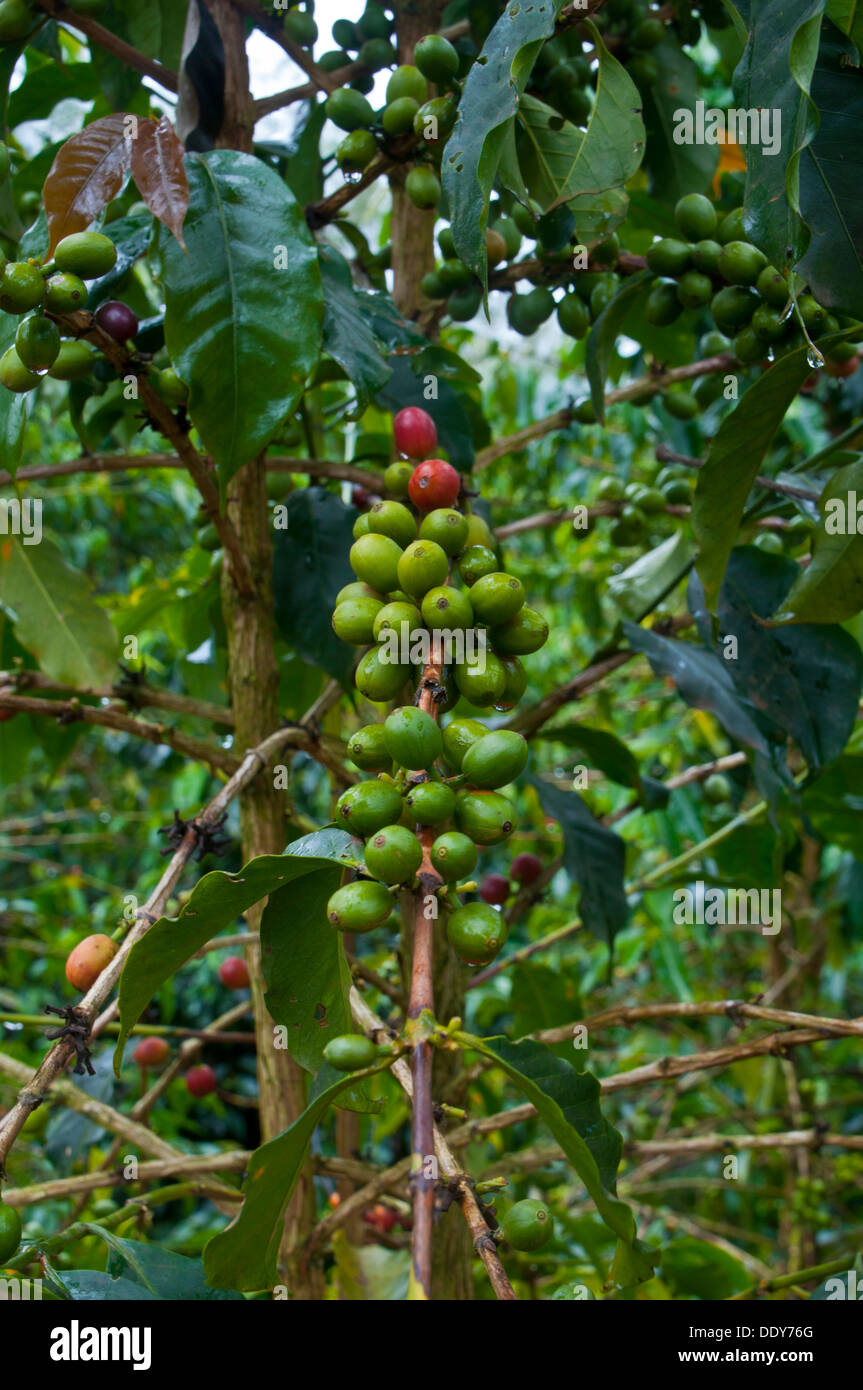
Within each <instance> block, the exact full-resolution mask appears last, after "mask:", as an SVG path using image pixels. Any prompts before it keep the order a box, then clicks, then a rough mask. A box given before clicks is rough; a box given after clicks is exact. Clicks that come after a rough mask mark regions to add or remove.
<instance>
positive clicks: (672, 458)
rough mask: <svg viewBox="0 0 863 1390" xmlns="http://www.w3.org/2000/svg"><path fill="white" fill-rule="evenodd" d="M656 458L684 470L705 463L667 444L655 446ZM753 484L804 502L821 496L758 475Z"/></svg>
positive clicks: (794, 485) (806, 489) (812, 500)
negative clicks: (682, 467)
mask: <svg viewBox="0 0 863 1390" xmlns="http://www.w3.org/2000/svg"><path fill="white" fill-rule="evenodd" d="M656 457H657V459H658V461H659V462H660V463H680V464H683V465H684V466H685V467H686V468H703V467H704V464H705V462H706V460H705V459H697V458H693V457H692V455H691V454H678V453H677V451H676V450H675V449H669V447H668V445H667V444H657V446H656ZM755 483H756V484H757V486H758V487H763V488H765V489H766V490H767V492H778V493H780V494H781V495H782V496H783V497H801V498H803V500H804V501H805V502H817V501H818V500H819V498H820V496H821V494H820V493H818V492H813V491H812V489H811V488H810V487H798V486H797V484H796V483H778V482H777V481H776V479H775V478H766V477H764V476H763V475H762V474H760V473H759V475H758V477H757V478H756V479H755Z"/></svg>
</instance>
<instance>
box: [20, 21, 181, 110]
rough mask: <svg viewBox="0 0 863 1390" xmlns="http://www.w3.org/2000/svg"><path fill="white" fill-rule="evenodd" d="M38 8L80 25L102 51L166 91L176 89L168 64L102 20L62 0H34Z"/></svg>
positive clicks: (174, 75)
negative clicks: (82, 12)
mask: <svg viewBox="0 0 863 1390" xmlns="http://www.w3.org/2000/svg"><path fill="white" fill-rule="evenodd" d="M36 4H37V5H38V7H39V9H41V10H43V11H44V13H45V14H47V15H50V17H51V18H52V19H56V20H57V21H58V23H60V24H65V25H68V26H69V27H71V28H73V29H80V31H81V33H82V34H85V35H86V36H87V38H88V39H90V41H91V42H92V43H96V44H98V45H99V47H100V48H104V50H105V52H106V53H111V54H113V56H114V57H115V58H119V60H120V62H121V63H123V64H124V65H125V66H126V67H129V68H132V69H134V71H135V72H140V73H142V74H143V76H144V77H152V79H153V81H154V82H158V84H159V86H160V87H164V88H165V90H166V91H169V92H176V91H177V87H178V83H177V74H176V73H175V72H173V71H172V70H171V69H170V68H166V67H164V66H163V64H162V63H157V62H156V60H155V59H154V58H148V57H147V55H146V54H145V53H140V52H139V51H138V49H137V48H133V47H132V45H131V44H130V43H126V42H125V40H124V39H120V38H118V37H117V35H116V34H112V33H111V31H110V29H106V28H105V26H104V25H103V24H99V23H97V21H96V20H95V19H91V18H90V16H89V15H81V14H76V13H75V10H74V8H70V7H69V6H68V5H65V4H63V3H62V0H36Z"/></svg>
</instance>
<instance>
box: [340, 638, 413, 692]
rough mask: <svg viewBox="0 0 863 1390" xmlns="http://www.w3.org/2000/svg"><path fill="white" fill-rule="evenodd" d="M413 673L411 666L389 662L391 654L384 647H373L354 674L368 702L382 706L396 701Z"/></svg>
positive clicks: (358, 688) (357, 685)
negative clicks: (387, 702) (371, 701)
mask: <svg viewBox="0 0 863 1390" xmlns="http://www.w3.org/2000/svg"><path fill="white" fill-rule="evenodd" d="M412 675H413V671H412V669H411V667H410V666H409V665H401V664H400V663H398V662H393V661H390V660H389V653H388V652H387V651H386V650H385V648H384V647H383V646H379V647H372V649H371V651H368V652H366V654H365V656H363V657H362V658H361V659H360V663H359V665H358V666H357V669H356V671H355V672H354V684H355V685H356V687H357V690H358V691H359V692H360V694H361V695H365V697H366V699H367V700H373V701H374V702H375V703H376V704H381V703H383V702H384V701H386V700H393V699H395V697H396V695H398V693H399V691H400V690H401V689H402V687H403V686H404V685H405V683H406V682H407V681H409V680H410V679H411V677H412Z"/></svg>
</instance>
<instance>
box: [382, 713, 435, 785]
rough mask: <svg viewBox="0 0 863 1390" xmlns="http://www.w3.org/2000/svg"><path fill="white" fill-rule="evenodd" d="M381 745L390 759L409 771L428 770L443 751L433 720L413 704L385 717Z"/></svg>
mask: <svg viewBox="0 0 863 1390" xmlns="http://www.w3.org/2000/svg"><path fill="white" fill-rule="evenodd" d="M384 742H385V743H386V746H387V751H388V752H389V754H390V756H391V758H392V759H393V760H394V761H395V762H397V763H400V764H401V766H402V767H406V768H408V769H410V770H411V771H416V770H417V769H419V768H427V767H431V765H432V763H433V762H434V761H435V759H436V758H439V757H440V756H441V754H442V752H443V738H442V735H441V731H440V729H439V727H438V725H437V723H436V721H435V720H434V719H432V717H431V715H430V714H426V712H425V710H421V709H417V707H416V706H415V705H403V706H402V707H401V709H396V710H393V712H392V714H390V715H388V717H387V719H386V721H385V723H384Z"/></svg>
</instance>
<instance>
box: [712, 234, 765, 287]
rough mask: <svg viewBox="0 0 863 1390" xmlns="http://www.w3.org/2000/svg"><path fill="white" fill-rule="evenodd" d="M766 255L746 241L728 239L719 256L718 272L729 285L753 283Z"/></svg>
mask: <svg viewBox="0 0 863 1390" xmlns="http://www.w3.org/2000/svg"><path fill="white" fill-rule="evenodd" d="M766 264H767V257H766V256H765V255H764V254H763V252H761V251H759V250H758V247H757V246H752V245H751V244H750V243H749V242H748V241H728V242H726V243H725V245H724V246H723V248H722V252H721V254H720V257H719V274H720V275H721V276H722V278H723V280H727V281H728V283H729V285H754V284H755V282H756V280H757V279H758V277H759V275H760V274H761V272H762V270H763V269H764V267H765V265H766Z"/></svg>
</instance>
